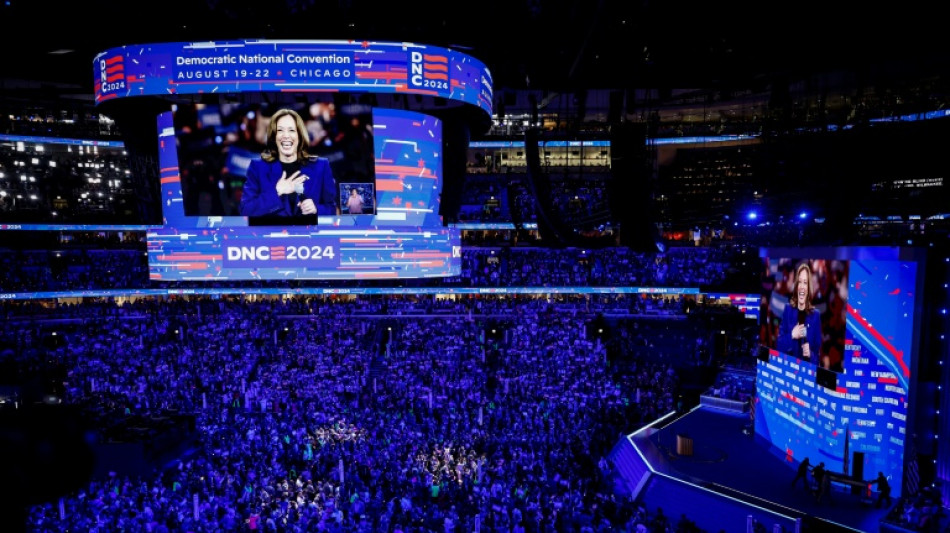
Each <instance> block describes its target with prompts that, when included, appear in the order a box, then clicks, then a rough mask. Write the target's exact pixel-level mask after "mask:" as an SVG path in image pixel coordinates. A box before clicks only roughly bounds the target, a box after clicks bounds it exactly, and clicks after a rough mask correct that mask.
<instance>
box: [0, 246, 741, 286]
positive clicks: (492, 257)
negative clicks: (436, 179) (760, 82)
mask: <svg viewBox="0 0 950 533" xmlns="http://www.w3.org/2000/svg"><path fill="white" fill-rule="evenodd" d="M758 261H759V259H758V258H750V257H749V255H748V253H747V252H746V250H745V249H744V248H742V247H737V246H722V247H698V248H691V247H674V248H670V249H669V250H668V251H666V252H664V253H659V252H653V253H650V252H638V251H635V250H632V249H630V248H627V247H611V248H603V249H592V250H588V249H580V248H566V249H549V248H539V247H527V246H525V247H512V246H498V247H464V248H463V249H462V268H461V272H460V275H459V276H454V277H448V278H439V279H437V280H431V279H420V280H404V281H401V283H402V284H403V285H404V286H427V285H433V284H436V285H438V286H440V287H555V286H570V287H611V286H620V287H636V286H644V287H655V286H662V287H692V288H701V289H703V290H717V289H720V288H724V287H728V288H729V289H731V290H733V291H735V290H741V288H742V287H741V285H738V283H740V280H743V279H745V280H755V279H756V278H755V272H757V266H758ZM0 265H2V267H3V268H4V270H5V271H6V272H8V274H7V276H5V277H4V278H3V279H0V292H25V291H29V292H34V291H59V290H88V289H144V288H181V287H209V286H222V284H225V285H223V286H227V287H236V288H247V287H260V286H265V285H264V284H265V283H266V286H268V287H271V286H276V287H307V286H316V287H322V286H326V287H330V286H333V287H337V286H349V285H347V284H348V283H350V282H347V281H343V282H341V281H267V282H262V281H257V280H252V281H227V282H221V281H198V282H159V281H155V282H152V281H150V280H149V276H148V257H147V255H146V253H145V244H144V243H143V242H141V241H139V242H137V243H135V242H133V243H131V244H123V243H109V244H108V245H106V246H103V247H96V246H95V245H87V244H81V243H78V244H71V243H64V244H63V245H62V246H61V247H58V248H56V249H23V248H0ZM381 283H385V284H386V285H390V284H392V282H391V281H385V282H379V281H378V280H369V281H354V282H352V283H351V285H353V286H364V287H370V286H374V285H381ZM746 285H748V281H747V282H746ZM746 288H747V289H749V290H750V292H755V291H757V290H758V289H757V288H756V287H746Z"/></svg>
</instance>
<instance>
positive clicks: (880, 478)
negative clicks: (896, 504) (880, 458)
mask: <svg viewBox="0 0 950 533" xmlns="http://www.w3.org/2000/svg"><path fill="white" fill-rule="evenodd" d="M871 484H872V485H877V490H878V491H879V494H878V496H877V501H876V502H874V507H875V509H880V508H881V504H882V503H884V500H887V505H888V506H890V505H891V483H890V482H889V481H888V480H887V478H886V477H885V476H884V472H878V473H877V479H875V480H874V481H872V482H871Z"/></svg>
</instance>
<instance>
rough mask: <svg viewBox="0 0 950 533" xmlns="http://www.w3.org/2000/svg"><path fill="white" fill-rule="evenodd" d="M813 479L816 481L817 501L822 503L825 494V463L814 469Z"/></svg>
mask: <svg viewBox="0 0 950 533" xmlns="http://www.w3.org/2000/svg"><path fill="white" fill-rule="evenodd" d="M811 477H812V478H814V480H815V485H816V488H815V501H817V502H820V501H821V497H822V496H824V494H825V482H826V481H827V480H826V479H825V463H824V462H821V463H818V466H816V467H815V468H813V469H812V471H811Z"/></svg>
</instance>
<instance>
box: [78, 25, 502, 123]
mask: <svg viewBox="0 0 950 533" xmlns="http://www.w3.org/2000/svg"><path fill="white" fill-rule="evenodd" d="M93 72H94V87H95V100H96V103H97V104H98V103H102V102H104V101H108V100H113V99H116V98H124V97H131V96H167V95H173V94H200V93H237V92H261V91H319V92H336V91H345V92H351V93H352V92H366V93H380V94H386V93H388V94H407V95H422V96H426V97H440V98H445V99H446V100H447V101H450V102H453V101H454V102H460V103H466V104H470V105H473V106H477V107H478V108H480V109H482V110H483V111H485V113H487V114H488V116H491V112H492V101H493V96H492V87H491V73H490V72H489V70H488V69H487V68H486V67H485V65H484V64H483V63H482V62H481V61H479V60H477V59H475V58H473V57H470V56H468V55H466V54H463V53H461V52H457V51H454V50H449V49H447V48H440V47H436V46H428V45H420V44H413V43H391V42H377V41H360V42H357V41H314V40H241V41H222V42H192V43H189V42H179V43H155V44H142V45H126V46H122V47H118V48H111V49H109V50H106V51H104V52H101V53H99V54H98V55H97V56H96V57H95V59H94V60H93Z"/></svg>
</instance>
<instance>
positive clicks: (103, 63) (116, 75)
mask: <svg viewBox="0 0 950 533" xmlns="http://www.w3.org/2000/svg"><path fill="white" fill-rule="evenodd" d="M123 89H125V63H124V62H123V60H122V56H121V55H116V56H112V57H107V58H104V59H100V60H99V92H100V93H101V94H109V93H112V92H115V91H121V90H123Z"/></svg>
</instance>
